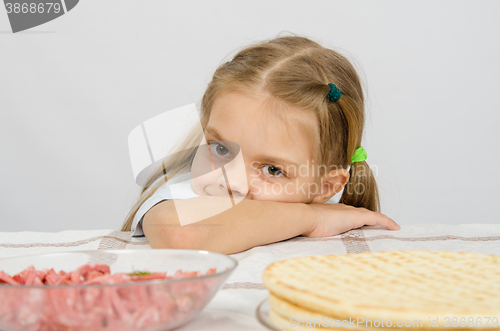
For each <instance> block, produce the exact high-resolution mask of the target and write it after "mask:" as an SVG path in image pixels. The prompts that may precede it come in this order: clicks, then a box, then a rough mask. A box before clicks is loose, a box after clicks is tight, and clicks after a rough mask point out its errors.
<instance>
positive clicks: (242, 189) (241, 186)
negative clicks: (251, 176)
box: [219, 153, 248, 197]
mask: <svg viewBox="0 0 500 331" xmlns="http://www.w3.org/2000/svg"><path fill="white" fill-rule="evenodd" d="M223 173H225V175H226V178H227V181H228V183H229V185H227V183H226V178H224V174H223V176H221V177H220V178H219V185H221V189H226V190H228V192H229V191H230V193H232V195H233V196H241V197H244V196H246V195H247V193H248V179H247V172H246V169H245V162H243V156H242V155H241V153H240V154H238V156H237V157H235V158H234V159H233V160H232V161H231V162H229V163H228V164H226V165H224V167H223Z"/></svg>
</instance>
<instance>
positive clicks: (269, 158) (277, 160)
mask: <svg viewBox="0 0 500 331" xmlns="http://www.w3.org/2000/svg"><path fill="white" fill-rule="evenodd" d="M206 133H209V134H211V135H212V136H214V137H215V138H216V139H217V140H219V141H229V140H226V139H224V138H222V137H221V135H220V133H219V132H218V131H217V130H216V129H215V128H212V127H210V126H207V127H206V128H205V134H206ZM257 159H259V160H261V161H265V162H269V163H272V164H274V165H280V164H283V165H291V166H296V167H298V166H299V165H298V164H297V163H295V162H292V161H291V160H288V159H286V158H284V157H279V156H277V155H259V157H258V158H257Z"/></svg>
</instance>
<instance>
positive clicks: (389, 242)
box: [0, 223, 500, 331]
mask: <svg viewBox="0 0 500 331" xmlns="http://www.w3.org/2000/svg"><path fill="white" fill-rule="evenodd" d="M93 249H151V247H150V246H149V244H148V242H147V240H146V239H145V238H134V237H132V233H131V232H120V231H116V230H113V229H100V230H89V231H87V230H85V231H84V230H78V231H77V230H71V231H61V232H29V231H24V232H0V257H2V258H4V257H11V256H21V255H27V254H38V253H51V252H61V251H78V250H93ZM409 249H425V250H432V251H437V250H450V251H457V252H474V253H487V254H496V255H500V224H462V225H448V224H425V223H424V224H417V225H401V229H400V230H399V231H389V230H387V229H385V228H383V227H379V226H364V227H362V228H360V229H355V230H351V231H348V232H345V233H343V234H340V235H337V236H332V237H325V238H305V237H295V238H291V239H288V240H284V241H280V242H277V243H273V244H269V245H265V246H258V247H254V248H252V249H249V250H247V251H244V252H241V253H237V254H232V255H231V256H232V257H234V258H235V259H236V260H238V262H239V264H238V267H237V268H236V270H235V271H234V273H233V274H232V275H231V276H230V277H229V278H228V280H227V281H226V283H225V284H224V285H223V286H222V288H221V290H220V291H219V292H218V293H217V294H216V295H215V297H214V298H213V299H212V301H210V303H209V304H208V305H207V307H205V309H204V310H203V311H202V312H201V314H200V315H198V317H197V318H196V319H195V320H193V321H192V322H190V323H189V324H187V325H185V326H184V327H181V328H179V329H178V330H177V331H205V330H217V331H234V330H239V331H246V330H248V331H257V330H267V329H266V328H265V327H263V326H262V325H260V324H259V322H258V321H257V319H256V317H255V310H256V308H257V306H258V305H259V304H260V303H261V302H262V301H263V300H265V299H266V298H267V296H268V291H267V290H266V289H265V288H264V286H263V285H262V279H261V275H262V273H263V272H264V269H265V268H266V267H267V266H268V265H269V264H270V263H272V262H274V261H278V260H282V259H285V258H290V257H296V256H307V255H320V254H346V253H361V252H376V251H388V250H409Z"/></svg>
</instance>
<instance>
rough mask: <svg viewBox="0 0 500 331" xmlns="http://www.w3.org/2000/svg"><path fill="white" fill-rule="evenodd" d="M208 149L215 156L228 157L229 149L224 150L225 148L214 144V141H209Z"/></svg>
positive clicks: (216, 143)
mask: <svg viewBox="0 0 500 331" xmlns="http://www.w3.org/2000/svg"><path fill="white" fill-rule="evenodd" d="M210 149H211V150H212V152H213V153H214V154H215V155H218V156H229V149H227V148H226V146H224V145H222V144H220V143H218V142H216V141H211V142H210Z"/></svg>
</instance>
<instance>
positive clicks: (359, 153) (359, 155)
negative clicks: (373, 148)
mask: <svg viewBox="0 0 500 331" xmlns="http://www.w3.org/2000/svg"><path fill="white" fill-rule="evenodd" d="M367 156H368V154H366V151H365V149H364V148H363V146H360V147H359V148H358V149H357V150H356V151H355V152H354V155H353V156H352V161H351V163H356V162H363V161H364V160H366V157H367Z"/></svg>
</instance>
